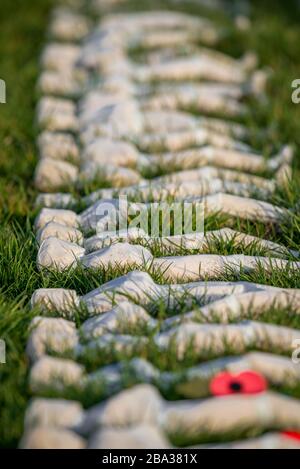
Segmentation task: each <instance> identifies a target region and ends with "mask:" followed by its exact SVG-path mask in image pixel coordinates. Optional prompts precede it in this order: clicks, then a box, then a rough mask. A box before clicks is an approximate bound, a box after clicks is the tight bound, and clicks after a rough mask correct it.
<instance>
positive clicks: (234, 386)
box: [229, 381, 243, 392]
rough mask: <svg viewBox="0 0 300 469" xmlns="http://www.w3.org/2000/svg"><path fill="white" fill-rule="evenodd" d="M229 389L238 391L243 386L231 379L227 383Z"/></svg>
mask: <svg viewBox="0 0 300 469" xmlns="http://www.w3.org/2000/svg"><path fill="white" fill-rule="evenodd" d="M229 387H230V389H231V391H234V392H239V391H241V390H242V388H243V386H242V385H241V383H239V382H238V381H232V382H231V383H230V385H229Z"/></svg>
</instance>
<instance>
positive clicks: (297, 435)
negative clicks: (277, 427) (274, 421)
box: [281, 430, 300, 441]
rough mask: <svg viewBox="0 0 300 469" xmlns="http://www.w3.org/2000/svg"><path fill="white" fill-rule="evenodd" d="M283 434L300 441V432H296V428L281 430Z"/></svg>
mask: <svg viewBox="0 0 300 469" xmlns="http://www.w3.org/2000/svg"><path fill="white" fill-rule="evenodd" d="M281 435H283V436H286V437H287V438H292V439H293V440H298V441H300V432H296V431H294V430H286V431H284V432H281Z"/></svg>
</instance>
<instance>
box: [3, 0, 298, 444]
mask: <svg viewBox="0 0 300 469" xmlns="http://www.w3.org/2000/svg"><path fill="white" fill-rule="evenodd" d="M54 3H55V2H54V0H30V1H29V2H24V1H23V0H15V1H14V2H12V1H11V0H1V17H2V20H1V28H0V78H1V79H4V80H5V82H6V86H7V103H6V104H5V105H4V104H0V142H1V145H0V338H1V339H4V340H5V341H6V346H7V363H6V364H5V365H0V383H1V386H0V422H1V424H0V447H15V446H17V443H18V439H19V438H20V435H21V433H22V422H23V416H24V410H25V408H26V405H27V402H28V399H29V397H30V395H29V391H28V389H27V382H26V378H27V365H28V363H27V360H26V357H25V354H24V350H25V345H26V337H27V330H28V325H29V323H30V320H31V318H32V317H33V315H34V314H35V312H34V311H30V309H29V307H28V301H29V299H30V296H31V294H32V292H33V291H34V290H35V289H36V288H39V287H42V286H45V287H47V286H62V287H71V288H75V289H77V291H79V292H83V291H88V290H90V289H91V288H94V287H95V286H96V285H99V284H101V283H102V282H103V281H107V280H108V279H109V275H107V273H106V274H105V275H104V274H103V275H99V273H97V274H89V275H88V276H84V275H83V273H82V272H78V275H73V276H72V277H71V276H70V275H68V273H66V274H61V275H57V276H50V277H49V276H45V275H43V274H41V273H39V272H38V271H37V269H36V265H35V258H36V246H35V241H34V234H33V230H32V223H33V220H34V216H35V211H34V209H33V203H34V198H35V195H36V193H35V190H34V187H33V184H32V176H33V171H34V168H35V164H36V160H37V155H36V148H35V143H34V142H35V137H36V133H37V129H36V128H35V125H34V120H35V104H36V100H37V93H36V80H37V77H38V74H39V56H40V52H41V49H42V47H43V45H44V43H45V41H46V28H47V23H48V14H49V10H50V9H51V6H52V5H53V4H54ZM144 3H145V4H148V5H149V4H150V3H149V2H146V1H145V2H144V1H142V2H135V5H139V8H140V7H141V4H143V5H144ZM155 3H159V2H155ZM252 3H253V24H252V27H251V29H250V30H249V31H247V32H244V33H241V32H236V31H232V32H231V33H230V34H229V35H228V36H227V37H225V38H224V39H223V40H222V43H221V44H220V49H221V50H223V51H225V52H227V53H231V54H232V55H235V56H239V55H240V54H241V53H243V51H245V49H251V50H254V51H256V52H257V53H258V56H259V57H260V60H261V64H262V66H265V67H269V68H270V70H271V75H270V83H269V89H268V95H269V98H270V100H269V102H268V103H266V104H264V103H260V104H258V105H257V104H255V103H252V106H251V110H252V111H251V115H250V116H249V117H248V118H247V120H246V121H245V122H246V124H247V125H248V126H250V127H251V128H252V129H253V134H254V137H253V143H255V144H256V143H257V138H256V134H257V133H258V132H256V131H257V130H258V129H260V128H261V127H265V128H267V129H268V137H267V138H266V139H264V141H263V142H261V143H260V148H259V149H260V150H261V151H262V152H263V153H264V154H266V155H268V154H270V152H271V151H273V150H274V149H278V148H279V147H280V145H281V144H284V143H294V144H295V145H296V148H297V156H296V158H295V162H294V169H295V171H294V180H295V181H294V182H291V184H290V186H289V187H288V188H287V189H286V190H285V191H283V192H282V193H277V194H275V196H274V200H273V201H274V202H276V203H277V204H282V205H285V206H288V207H291V208H293V217H291V218H292V219H291V220H290V224H289V225H287V226H286V227H284V226H283V227H278V228H277V229H276V230H275V231H274V232H271V231H270V229H269V228H268V227H261V226H259V224H257V226H254V227H253V226H252V227H250V228H249V230H250V229H251V232H253V233H255V232H256V233H259V234H260V235H261V236H262V237H263V236H264V235H265V237H267V238H268V237H269V238H270V239H272V240H277V241H279V242H281V243H283V244H285V245H286V246H288V247H290V248H291V249H299V241H300V235H299V233H300V231H299V228H300V204H299V193H300V188H299V187H297V186H299V183H298V184H297V181H299V174H300V155H299V148H300V118H299V117H300V104H299V105H296V104H293V103H292V101H291V94H292V88H291V83H292V81H293V80H294V79H296V78H300V57H299V43H300V28H299V21H300V8H298V9H297V7H296V2H294V1H292V0H291V1H289V2H282V1H280V0H273V1H272V0H269V1H267V0H265V1H263V2H262V1H259V0H256V1H253V2H252ZM153 4H154V2H152V3H151V5H152V6H153ZM185 10H186V11H192V12H194V13H195V14H196V13H197V12H199V10H198V9H197V8H196V7H195V6H190V7H188V6H187V7H185ZM224 21H225V22H226V20H224ZM256 147H257V145H256ZM212 225H214V223H212ZM215 225H216V226H219V225H218V224H217V223H216V222H215ZM223 226H224V225H223ZM243 226H244V225H243ZM244 229H247V227H246V226H244ZM255 230H256V231H255ZM224 249H225V248H224ZM221 251H222V249H221ZM259 275H260V277H255V276H253V277H254V278H250V279H249V278H248V277H247V278H246V279H247V280H251V281H256V282H261V283H271V284H276V285H279V286H281V285H284V286H291V287H293V288H300V276H299V274H298V275H296V276H293V275H292V274H291V273H289V272H283V273H281V274H280V273H278V272H274V273H273V275H271V276H270V277H269V278H265V277H264V275H263V273H262V272H261V273H260V274H259ZM271 316H272V315H271ZM275 317H276V312H274V317H273V318H272V317H270V314H269V315H268V317H266V321H268V322H272V321H274V318H275ZM276 321H277V319H276Z"/></svg>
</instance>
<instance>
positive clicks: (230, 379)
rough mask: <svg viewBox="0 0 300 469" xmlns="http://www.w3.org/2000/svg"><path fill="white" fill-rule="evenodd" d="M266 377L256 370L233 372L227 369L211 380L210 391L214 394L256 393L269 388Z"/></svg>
mask: <svg viewBox="0 0 300 469" xmlns="http://www.w3.org/2000/svg"><path fill="white" fill-rule="evenodd" d="M267 387H268V385H267V381H266V380H265V378H264V377H263V376H262V375H260V374H259V373H256V372H255V371H243V372H242V373H238V374H233V373H229V372H227V371H224V372H222V373H219V374H218V375H216V376H215V377H214V378H213V379H212V380H211V382H210V392H211V393H212V394H213V395H214V396H226V395H227V394H256V393H259V392H263V391H265V390H266V389H267Z"/></svg>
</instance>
